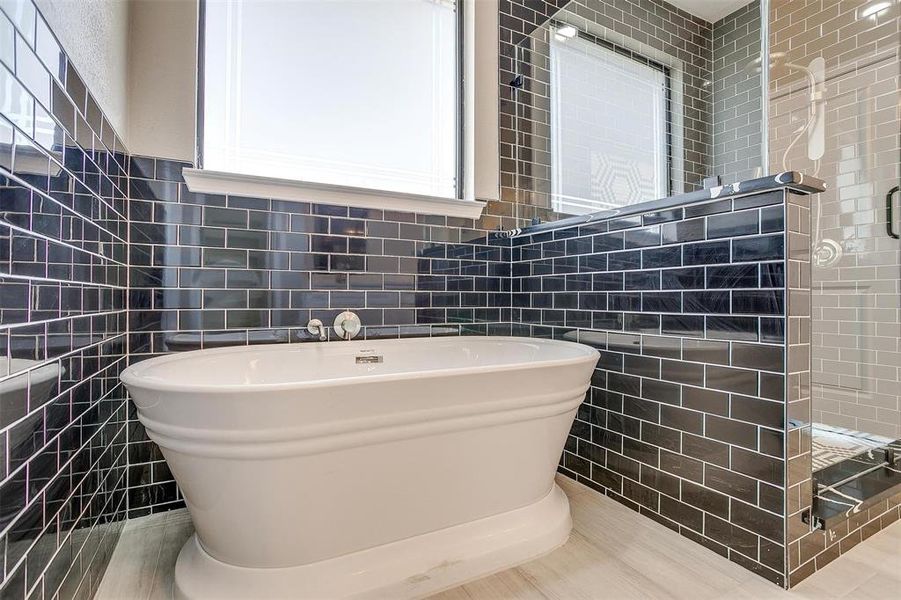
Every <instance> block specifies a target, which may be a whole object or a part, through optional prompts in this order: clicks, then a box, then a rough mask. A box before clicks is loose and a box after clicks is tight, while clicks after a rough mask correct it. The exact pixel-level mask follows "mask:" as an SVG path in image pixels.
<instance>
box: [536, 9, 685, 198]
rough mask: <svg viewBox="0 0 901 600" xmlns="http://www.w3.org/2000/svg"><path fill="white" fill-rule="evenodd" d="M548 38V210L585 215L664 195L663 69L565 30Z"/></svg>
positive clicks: (666, 86)
mask: <svg viewBox="0 0 901 600" xmlns="http://www.w3.org/2000/svg"><path fill="white" fill-rule="evenodd" d="M551 34H552V35H551V39H550V81H551V89H550V96H551V103H550V110H551V114H550V121H551V195H552V207H553V209H554V210H555V211H557V212H561V213H566V214H585V213H590V212H594V211H598V210H603V209H607V208H613V207H617V206H623V205H627V204H635V203H637V202H644V201H647V200H655V199H658V198H663V197H666V196H668V195H669V194H670V187H671V186H670V172H671V165H670V163H671V156H670V143H669V140H670V118H669V112H670V82H669V79H670V77H669V70H668V68H667V67H665V66H663V65H661V64H658V63H656V62H654V61H652V60H649V59H646V58H644V57H642V56H641V55H638V54H636V53H634V52H632V51H630V50H626V49H624V48H620V47H618V46H615V45H613V44H610V43H609V42H606V41H604V40H601V39H599V38H596V37H594V36H591V35H590V34H586V33H583V32H580V31H578V30H576V29H575V28H574V27H571V26H568V25H562V24H561V25H558V26H557V27H555V28H553V29H552V30H551Z"/></svg>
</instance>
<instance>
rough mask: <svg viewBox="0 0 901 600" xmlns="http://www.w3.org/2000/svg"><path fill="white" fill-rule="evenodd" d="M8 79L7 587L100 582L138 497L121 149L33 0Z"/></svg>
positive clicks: (1, 433) (54, 589) (0, 279)
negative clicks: (127, 377) (132, 489)
mask: <svg viewBox="0 0 901 600" xmlns="http://www.w3.org/2000/svg"><path fill="white" fill-rule="evenodd" d="M0 90H2V102H0V207H2V213H0V344H2V346H0V348H2V354H0V553H2V569H3V573H2V592H0V595H2V597H3V598H25V597H26V594H27V597H28V598H48V599H49V598H57V597H58V598H90V597H91V596H92V594H93V592H94V590H95V589H96V587H97V584H98V583H99V581H100V578H101V576H102V574H103V572H104V569H105V568H106V564H107V562H108V560H109V557H110V555H111V553H112V549H113V547H114V546H115V543H116V540H117V539H118V535H119V531H120V529H121V526H122V523H123V519H124V516H125V505H126V494H125V476H126V443H125V442H126V412H127V409H126V405H127V400H126V395H125V391H124V389H123V387H122V385H121V384H120V383H119V373H120V372H121V371H122V369H123V368H124V367H125V361H126V360H127V358H126V343H127V335H126V325H127V323H126V314H127V307H126V302H127V298H126V290H127V284H128V280H127V277H128V270H127V260H128V253H127V236H128V226H127V221H126V212H127V198H126V195H125V189H126V173H125V158H124V150H123V146H122V143H121V142H120V141H119V138H118V136H117V135H116V133H115V132H114V131H113V129H112V128H111V127H110V125H109V123H108V121H107V120H106V118H105V117H104V116H103V113H102V112H101V110H100V108H99V107H98V105H97V102H96V101H95V99H94V98H93V96H92V95H91V92H90V91H89V90H87V89H86V88H85V85H84V83H83V82H82V80H81V79H80V77H79V76H78V73H77V70H76V66H75V65H73V64H72V63H71V62H70V61H69V60H68V59H67V58H66V55H65V54H64V53H63V52H62V50H61V48H60V45H59V43H58V42H57V40H56V39H55V38H54V35H53V33H51V31H50V30H49V28H48V27H47V25H46V24H45V22H44V20H43V18H42V17H41V16H40V14H38V13H37V11H36V10H35V8H34V6H33V5H32V4H31V2H29V1H27V0H22V1H17V2H3V3H0Z"/></svg>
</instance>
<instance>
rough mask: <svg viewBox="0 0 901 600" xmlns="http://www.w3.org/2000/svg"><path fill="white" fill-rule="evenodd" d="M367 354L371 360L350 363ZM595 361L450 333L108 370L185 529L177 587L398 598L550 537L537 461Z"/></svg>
mask: <svg viewBox="0 0 901 600" xmlns="http://www.w3.org/2000/svg"><path fill="white" fill-rule="evenodd" d="M370 356H380V357H382V362H379V363H358V362H357V358H358V357H370ZM597 357H598V354H597V352H596V351H595V350H593V349H591V348H589V347H587V346H582V345H579V344H573V343H569V342H558V341H547V340H537V339H531V338H503V337H454V338H433V339H406V340H380V341H354V342H333V343H304V344H278V345H269V346H251V347H240V348H225V349H217V350H201V351H196V352H187V353H182V354H174V355H167V356H164V357H160V358H155V359H151V360H148V361H145V362H141V363H138V364H136V365H134V366H132V367H130V368H129V369H127V370H126V371H125V373H123V375H122V379H123V381H124V382H125V384H126V385H127V386H128V389H129V391H130V392H131V395H132V398H133V399H134V402H135V404H136V405H137V408H138V417H139V419H140V420H141V422H142V423H143V424H144V426H145V427H146V429H147V433H148V435H149V436H150V438H151V439H153V440H154V441H155V442H157V443H158V444H159V446H160V447H161V449H162V451H163V454H164V456H165V457H166V460H167V462H168V463H169V466H170V468H171V469H172V472H173V474H174V476H175V478H176V480H177V481H178V483H179V486H180V487H181V489H182V491H183V493H184V496H185V500H186V503H187V506H188V509H189V511H190V513H191V516H192V518H193V520H194V524H195V528H196V531H197V534H196V535H197V538H198V540H197V542H194V541H193V540H192V541H189V543H188V544H187V545H186V547H185V549H184V550H183V551H182V555H181V557H180V558H179V565H178V568H177V570H176V583H177V588H178V591H179V592H180V593H181V595H182V596H183V597H188V598H203V597H242V596H241V593H242V590H243V592H244V594H245V595H246V594H247V593H252V594H255V596H254V597H267V596H268V597H280V596H279V594H283V593H286V592H288V590H292V591H291V592H290V594H289V595H291V596H292V597H350V596H379V595H382V596H384V595H385V594H395V595H396V596H395V597H397V595H402V596H407V597H413V596H418V595H423V594H427V593H431V592H434V591H438V590H439V589H442V588H444V587H449V586H451V585H455V584H458V583H461V582H462V580H466V579H472V578H473V577H476V576H479V575H483V574H486V573H488V572H491V571H494V570H497V569H500V568H506V567H509V566H512V564H515V563H516V562H521V561H522V560H527V559H529V558H532V557H534V556H535V555H537V554H540V553H543V552H546V551H548V550H550V549H552V548H553V547H556V546H557V545H559V544H560V543H562V542H563V541H565V539H566V536H567V535H568V532H569V527H570V526H571V523H570V521H569V512H568V505H567V504H566V502H565V497H563V496H562V493H561V492H559V490H558V489H556V488H555V486H554V483H553V479H554V473H555V468H556V464H557V461H558V459H559V457H560V453H561V452H562V449H563V445H564V442H565V439H566V435H567V433H568V432H569V428H570V426H571V424H572V420H573V417H574V416H575V412H576V409H577V408H578V406H579V404H580V403H581V401H582V400H583V398H584V395H585V393H586V391H587V389H588V384H589V379H590V376H591V373H592V371H593V369H594V366H595V364H596V362H597ZM561 497H562V501H561ZM517 515H519V516H517ZM537 521H543V522H537ZM480 523H481V525H480ZM473 524H475V525H473ZM448 532H450V533H448ZM476 542H477V543H476ZM495 546H496V547H497V548H496V550H497V551H494V552H488V554H490V556H482V557H481V558H479V557H478V555H480V554H485V552H484V551H483V550H491V549H492V548H494V547H495ZM448 552H452V553H456V554H455V555H454V556H449V555H448ZM449 561H450V562H449ZM511 561H513V562H511ZM451 563H453V564H456V565H459V566H457V567H454V568H448V566H447V565H449V564H451ZM508 563H509V564H508ZM435 569H438V571H436V570H435ZM486 569H487V570H486Z"/></svg>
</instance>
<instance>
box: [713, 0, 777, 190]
mask: <svg viewBox="0 0 901 600" xmlns="http://www.w3.org/2000/svg"><path fill="white" fill-rule="evenodd" d="M711 35H712V37H713V44H712V49H711V52H712V57H713V78H712V79H711V88H712V98H713V110H712V116H713V150H712V153H711V155H712V157H713V173H715V174H716V175H719V176H720V177H721V178H722V181H723V182H724V183H732V182H735V181H744V180H747V179H753V178H755V177H762V176H763V175H764V173H763V168H762V167H763V160H764V157H763V128H764V123H763V87H762V77H763V75H762V68H761V61H760V42H761V38H760V36H761V31H760V0H754V2H751V3H750V4H748V5H747V6H743V7H742V8H740V9H738V10H736V11H735V12H733V13H732V14H730V15H728V16H726V17H723V18H722V19H720V20H719V21H717V22H716V23H714V24H713V29H712V34H711Z"/></svg>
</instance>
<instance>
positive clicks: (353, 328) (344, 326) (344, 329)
mask: <svg viewBox="0 0 901 600" xmlns="http://www.w3.org/2000/svg"><path fill="white" fill-rule="evenodd" d="M361 327H362V323H360V317H358V316H357V315H356V314H354V313H352V312H350V311H349V310H345V311H344V312H343V313H341V314H340V315H338V316H337V317H335V333H336V334H338V336H339V337H340V338H342V339H345V340H352V339H353V338H354V337H356V335H357V334H358V333H360V328H361Z"/></svg>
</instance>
